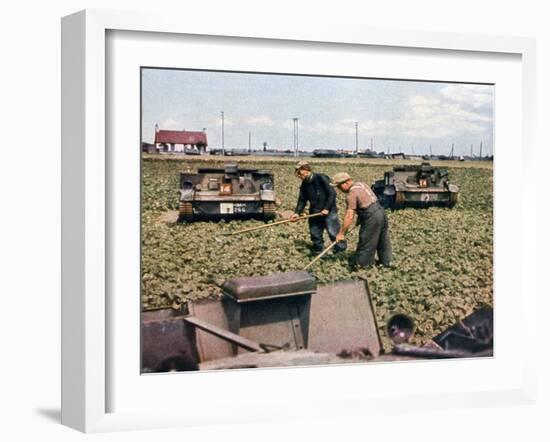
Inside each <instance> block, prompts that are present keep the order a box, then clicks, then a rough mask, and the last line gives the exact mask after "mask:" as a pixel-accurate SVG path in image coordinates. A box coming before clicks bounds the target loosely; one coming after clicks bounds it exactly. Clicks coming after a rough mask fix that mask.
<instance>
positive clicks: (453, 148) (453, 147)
mask: <svg viewBox="0 0 550 442" xmlns="http://www.w3.org/2000/svg"><path fill="white" fill-rule="evenodd" d="M454 157H455V143H453V145H452V146H451V160H452V159H453V158H454Z"/></svg>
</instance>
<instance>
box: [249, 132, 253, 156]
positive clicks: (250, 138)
mask: <svg viewBox="0 0 550 442" xmlns="http://www.w3.org/2000/svg"><path fill="white" fill-rule="evenodd" d="M251 146H252V132H250V131H248V152H251V151H252V148H251Z"/></svg>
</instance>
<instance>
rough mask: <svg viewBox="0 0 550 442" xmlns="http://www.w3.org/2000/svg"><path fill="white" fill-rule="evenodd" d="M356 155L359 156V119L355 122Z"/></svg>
mask: <svg viewBox="0 0 550 442" xmlns="http://www.w3.org/2000/svg"><path fill="white" fill-rule="evenodd" d="M355 156H356V157H358V156H359V130H358V124H357V121H356V122H355Z"/></svg>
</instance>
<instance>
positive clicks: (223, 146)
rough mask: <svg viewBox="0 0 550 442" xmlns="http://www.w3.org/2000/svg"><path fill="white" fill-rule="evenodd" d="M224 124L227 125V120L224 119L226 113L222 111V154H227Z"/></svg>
mask: <svg viewBox="0 0 550 442" xmlns="http://www.w3.org/2000/svg"><path fill="white" fill-rule="evenodd" d="M224 126H225V121H224V115H223V111H222V155H225V140H224V135H225V134H224V129H225V128H224Z"/></svg>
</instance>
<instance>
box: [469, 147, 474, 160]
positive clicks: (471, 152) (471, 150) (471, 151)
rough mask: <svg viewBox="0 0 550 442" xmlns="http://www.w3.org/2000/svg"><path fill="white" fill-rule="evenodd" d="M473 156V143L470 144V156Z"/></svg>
mask: <svg viewBox="0 0 550 442" xmlns="http://www.w3.org/2000/svg"><path fill="white" fill-rule="evenodd" d="M473 157H474V145H473V144H470V158H473Z"/></svg>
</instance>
